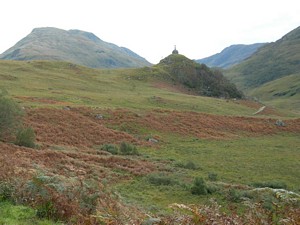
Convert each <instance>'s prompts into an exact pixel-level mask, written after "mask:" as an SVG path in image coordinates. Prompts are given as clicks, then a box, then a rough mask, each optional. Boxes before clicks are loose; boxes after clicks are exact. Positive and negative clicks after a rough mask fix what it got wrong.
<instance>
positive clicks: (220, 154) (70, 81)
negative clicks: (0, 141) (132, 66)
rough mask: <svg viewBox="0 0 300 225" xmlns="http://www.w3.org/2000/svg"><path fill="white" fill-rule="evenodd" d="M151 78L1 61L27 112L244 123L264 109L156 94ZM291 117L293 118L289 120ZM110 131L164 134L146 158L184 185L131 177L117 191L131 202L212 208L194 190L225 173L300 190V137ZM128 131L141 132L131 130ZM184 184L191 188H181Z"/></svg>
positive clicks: (5, 79)
mask: <svg viewBox="0 0 300 225" xmlns="http://www.w3.org/2000/svg"><path fill="white" fill-rule="evenodd" d="M145 71H146V69H139V70H93V69H88V68H85V67H80V66H76V65H73V64H70V63H62V62H30V63H28V62H14V61H0V80H1V87H3V88H5V89H6V90H7V91H8V92H9V94H10V95H12V96H13V97H14V98H16V99H18V101H20V102H21V103H22V104H23V105H25V106H31V107H54V108H61V107H63V106H91V107H93V108H95V107H100V108H101V109H107V108H109V109H116V108H127V109H128V110H130V111H134V112H138V113H140V112H141V114H140V115H144V114H146V113H148V112H150V113H151V110H153V109H169V110H175V111H194V112H200V113H209V114H217V115H226V116H229V115H231V116H238V117H239V116H246V117H247V116H250V117H252V116H253V113H254V112H255V111H256V110H257V108H253V107H248V106H246V105H244V104H240V103H239V102H236V101H226V100H222V99H216V98H207V97H200V96H191V95H187V94H182V93H178V92H172V91H169V90H167V89H159V88H155V87H154V85H153V82H152V81H154V80H155V78H153V77H147V73H145ZM158 75H159V72H158ZM145 81H146V82H145ZM70 113H73V112H70ZM284 115H285V116H286V118H287V116H288V114H284ZM125 116H126V115H125ZM294 116H295V115H294ZM259 117H263V118H265V117H266V116H259ZM276 117H277V116H276ZM78 118H79V117H78ZM225 119H226V117H225ZM45 122H46V121H45ZM104 122H105V120H104ZM175 122H176V121H175ZM93 123H94V122H93ZM79 124H80V123H79ZM106 126H109V125H106ZM178 126H179V127H180V124H178ZM109 127H112V128H113V129H116V130H121V131H125V132H128V133H129V134H131V135H135V136H137V135H140V134H142V135H146V134H149V135H151V136H153V135H154V136H155V135H158V136H159V137H160V140H161V141H160V143H159V144H158V147H155V146H154V147H153V146H152V147H142V146H140V147H139V151H140V152H141V153H142V156H140V158H142V159H146V160H150V161H153V162H162V163H163V164H164V165H165V166H166V167H167V171H168V172H167V173H168V174H169V175H170V176H175V177H176V179H177V180H179V183H180V185H174V186H153V185H149V183H148V181H147V178H146V177H144V176H137V177H134V176H132V175H131V176H132V177H131V178H132V180H131V181H130V180H129V181H127V182H126V183H125V185H124V183H122V184H121V185H116V188H117V190H119V191H120V192H121V193H122V195H123V196H125V197H126V199H127V200H128V201H129V200H130V201H133V202H135V203H136V202H139V203H140V204H141V205H143V206H149V207H150V208H151V207H154V208H156V207H157V208H158V209H160V208H161V207H165V206H167V205H168V204H169V203H172V202H182V203H199V202H205V201H206V200H207V198H210V197H212V196H210V195H209V196H208V197H195V196H193V195H191V193H190V191H189V189H188V186H189V185H190V184H191V182H192V180H193V179H194V178H195V177H197V176H201V177H204V178H206V179H207V175H208V173H210V172H213V173H217V174H218V178H219V181H221V182H225V183H234V184H251V183H253V182H261V181H274V180H275V181H282V182H284V183H286V184H287V185H288V188H289V189H292V190H294V191H299V185H300V183H299V180H300V177H299V174H298V173H296V171H299V170H300V164H299V161H300V158H299V154H298V152H299V147H297V146H300V143H299V140H300V139H299V134H298V133H288V132H286V133H284V134H283V133H277V135H274V134H273V135H263V134H262V135H260V137H251V138H247V134H243V133H242V132H241V133H240V134H239V135H238V136H237V137H236V138H234V139H225V140H206V139H203V140H202V139H198V138H195V137H193V136H185V135H178V134H175V133H172V132H165V131H161V130H151V128H149V127H140V126H136V124H135V121H133V122H130V121H129V122H128V123H125V122H123V123H122V124H120V125H111V126H109ZM127 127H128V128H134V129H132V130H131V129H124V128H127ZM215 129H218V128H215ZM49 132H50V131H49ZM82 132H83V133H84V131H82ZM282 132H284V131H282ZM58 145H59V144H58ZM58 145H57V146H52V147H51V146H50V147H51V148H50V149H48V150H47V151H53V152H55V153H57V154H65V153H66V154H69V153H70V152H72V150H68V148H66V146H58ZM58 147H59V149H58ZM60 148H62V149H63V151H61V149H60ZM57 149H58V150H57ZM70 149H71V148H70ZM33 151H34V150H33ZM91 152H92V151H91ZM42 153H43V151H39V154H42ZM89 154H90V155H91V156H92V154H91V153H89ZM80 157H81V156H80ZM80 157H79V158H78V160H79V161H80ZM137 160H139V158H137ZM188 161H193V162H194V163H195V164H196V165H197V166H198V167H199V169H197V170H187V169H184V168H178V166H177V165H178V164H180V163H186V162H188ZM97 165H98V164H97ZM95 168H96V167H95ZM174 179H175V178H174ZM183 183H186V184H187V186H184V185H181V184H183ZM215 197H218V196H215Z"/></svg>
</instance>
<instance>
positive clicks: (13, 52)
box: [0, 27, 151, 68]
mask: <svg viewBox="0 0 300 225" xmlns="http://www.w3.org/2000/svg"><path fill="white" fill-rule="evenodd" d="M0 59H7V60H55V61H68V62H72V63H75V64H79V65H83V66H87V67H92V68H130V67H131V68H134V67H143V66H150V65H151V64H150V63H149V62H148V61H146V60H145V59H144V58H142V57H141V56H139V55H138V54H136V53H134V52H132V51H131V50H129V49H127V50H124V48H122V47H119V46H117V45H115V44H112V43H108V42H105V41H102V40H101V39H100V38H98V37H97V36H96V35H95V34H93V33H90V32H86V31H81V30H69V31H66V30H62V29H58V28H54V27H41V28H35V29H33V30H32V32H31V33H30V34H29V35H27V36H26V37H25V38H23V39H22V40H20V41H19V42H18V43H17V44H16V45H15V46H13V47H11V48H10V49H8V50H7V51H5V52H4V53H3V54H1V55H0Z"/></svg>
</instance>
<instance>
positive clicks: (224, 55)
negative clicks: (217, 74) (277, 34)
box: [196, 43, 265, 69]
mask: <svg viewBox="0 0 300 225" xmlns="http://www.w3.org/2000/svg"><path fill="white" fill-rule="evenodd" d="M263 45H265V43H256V44H251V45H242V44H240V45H231V46H229V47H227V48H225V49H224V50H222V51H221V52H220V53H217V54H215V55H212V56H209V57H206V58H203V59H198V60H196V62H198V63H204V64H206V65H208V66H209V67H221V68H224V69H226V68H230V67H232V66H233V65H235V64H238V63H240V62H242V61H243V60H245V59H247V58H248V57H250V56H251V55H252V54H253V53H255V52H256V51H257V50H258V49H259V48H260V47H262V46H263Z"/></svg>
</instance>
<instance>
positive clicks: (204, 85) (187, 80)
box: [139, 54, 243, 98]
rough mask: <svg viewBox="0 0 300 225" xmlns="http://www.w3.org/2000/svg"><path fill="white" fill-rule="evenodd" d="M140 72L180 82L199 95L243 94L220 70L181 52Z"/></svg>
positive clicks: (235, 96)
mask: <svg viewBox="0 0 300 225" xmlns="http://www.w3.org/2000/svg"><path fill="white" fill-rule="evenodd" d="M141 70H145V71H144V72H142V71H140V72H139V74H145V76H151V74H152V75H154V76H156V77H158V78H159V79H163V80H165V81H167V82H169V83H173V84H179V85H182V86H183V87H185V88H186V89H188V90H189V91H191V92H193V93H194V94H197V95H202V96H209V97H224V98H242V97H243V94H242V92H240V91H239V90H237V88H236V86H235V85H234V84H232V83H230V82H229V81H228V80H227V79H226V78H225V77H224V76H223V74H222V73H221V71H220V70H216V69H210V68H209V67H207V66H206V65H205V64H198V63H196V62H194V61H193V60H191V59H188V58H187V57H185V56H183V55H180V54H171V55H169V56H168V57H166V58H164V59H162V60H161V61H160V62H159V63H158V64H157V65H155V66H153V67H151V68H150V70H148V69H147V68H143V69H141Z"/></svg>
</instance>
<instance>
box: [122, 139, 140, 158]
mask: <svg viewBox="0 0 300 225" xmlns="http://www.w3.org/2000/svg"><path fill="white" fill-rule="evenodd" d="M120 154H122V155H139V153H138V151H137V148H136V147H135V146H134V145H132V144H129V143H126V142H122V143H121V144H120Z"/></svg>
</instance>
